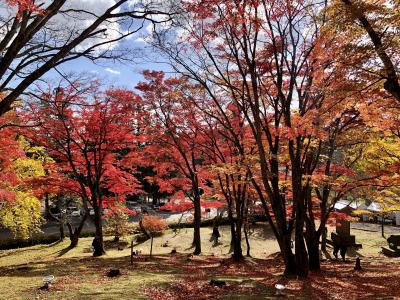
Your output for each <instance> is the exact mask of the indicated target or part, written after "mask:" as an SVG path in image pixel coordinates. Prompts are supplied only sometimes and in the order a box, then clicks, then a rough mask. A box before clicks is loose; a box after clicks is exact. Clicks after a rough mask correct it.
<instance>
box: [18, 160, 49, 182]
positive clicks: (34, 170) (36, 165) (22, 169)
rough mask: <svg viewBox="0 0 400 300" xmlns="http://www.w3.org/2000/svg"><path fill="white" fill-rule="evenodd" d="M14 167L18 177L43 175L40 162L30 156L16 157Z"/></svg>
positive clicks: (25, 177)
mask: <svg viewBox="0 0 400 300" xmlns="http://www.w3.org/2000/svg"><path fill="white" fill-rule="evenodd" d="M14 169H15V172H16V174H17V176H18V178H19V179H28V178H36V177H41V176H44V175H45V171H44V168H43V165H42V162H41V161H39V160H35V159H31V158H18V159H17V160H16V161H15V162H14Z"/></svg>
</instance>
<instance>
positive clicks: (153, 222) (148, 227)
mask: <svg viewBox="0 0 400 300" xmlns="http://www.w3.org/2000/svg"><path fill="white" fill-rule="evenodd" d="M140 227H141V228H142V230H143V231H144V232H145V234H146V235H148V236H149V237H150V238H151V244H150V257H151V256H152V254H153V238H154V237H155V236H158V235H160V234H162V233H163V231H164V230H165V229H166V228H167V223H166V222H165V221H164V220H163V219H161V218H159V217H156V216H149V215H147V216H143V218H142V219H141V220H140Z"/></svg>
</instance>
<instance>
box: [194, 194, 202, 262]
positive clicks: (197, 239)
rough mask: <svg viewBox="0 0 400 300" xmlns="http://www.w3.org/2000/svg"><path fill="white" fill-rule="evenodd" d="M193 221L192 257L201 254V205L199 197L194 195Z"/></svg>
mask: <svg viewBox="0 0 400 300" xmlns="http://www.w3.org/2000/svg"><path fill="white" fill-rule="evenodd" d="M193 204H194V220H193V227H194V233H193V246H194V252H193V254H194V255H199V254H200V253H201V236H200V226H201V203H200V196H199V195H195V197H194V201H193Z"/></svg>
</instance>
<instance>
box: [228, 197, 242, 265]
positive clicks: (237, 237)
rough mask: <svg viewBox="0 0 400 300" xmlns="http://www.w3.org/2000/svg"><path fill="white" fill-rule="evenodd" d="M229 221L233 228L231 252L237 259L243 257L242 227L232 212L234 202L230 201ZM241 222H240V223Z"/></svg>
mask: <svg viewBox="0 0 400 300" xmlns="http://www.w3.org/2000/svg"><path fill="white" fill-rule="evenodd" d="M228 221H229V225H230V228H231V252H233V253H232V258H233V259H234V260H235V261H239V260H242V259H243V252H242V241H241V234H240V230H241V228H238V227H240V226H238V223H239V222H238V221H235V220H234V218H233V214H232V203H231V202H230V203H229V202H228ZM239 224H240V223H239Z"/></svg>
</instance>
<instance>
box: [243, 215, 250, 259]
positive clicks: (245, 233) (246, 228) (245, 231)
mask: <svg viewBox="0 0 400 300" xmlns="http://www.w3.org/2000/svg"><path fill="white" fill-rule="evenodd" d="M248 227H249V223H248V220H246V225H244V227H243V229H244V237H245V239H246V246H247V252H246V256H247V257H251V255H250V242H249V235H248Z"/></svg>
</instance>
